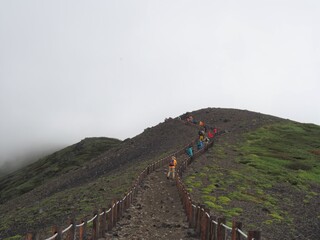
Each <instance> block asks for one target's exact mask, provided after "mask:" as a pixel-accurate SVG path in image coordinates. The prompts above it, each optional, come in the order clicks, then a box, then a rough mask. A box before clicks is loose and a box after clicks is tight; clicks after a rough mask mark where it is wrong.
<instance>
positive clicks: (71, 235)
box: [66, 218, 76, 240]
mask: <svg viewBox="0 0 320 240" xmlns="http://www.w3.org/2000/svg"><path fill="white" fill-rule="evenodd" d="M69 224H72V227H71V228H70V229H69V231H68V233H67V237H66V240H74V239H75V237H76V224H75V219H74V218H72V219H70V221H69ZM69 226H70V225H69Z"/></svg>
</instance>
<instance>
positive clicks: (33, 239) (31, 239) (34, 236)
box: [25, 232, 39, 240]
mask: <svg viewBox="0 0 320 240" xmlns="http://www.w3.org/2000/svg"><path fill="white" fill-rule="evenodd" d="M38 239H39V234H38V233H35V232H33V233H27V234H26V237H25V240H38Z"/></svg>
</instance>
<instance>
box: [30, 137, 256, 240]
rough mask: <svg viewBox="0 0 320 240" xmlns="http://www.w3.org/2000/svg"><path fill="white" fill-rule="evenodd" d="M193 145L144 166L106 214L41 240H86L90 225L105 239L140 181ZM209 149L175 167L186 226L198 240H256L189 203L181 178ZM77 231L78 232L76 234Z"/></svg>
mask: <svg viewBox="0 0 320 240" xmlns="http://www.w3.org/2000/svg"><path fill="white" fill-rule="evenodd" d="M195 143H196V140H194V141H192V142H191V143H189V144H188V145H186V146H184V147H183V148H182V149H180V150H178V151H177V152H175V153H172V154H170V155H169V156H167V157H164V158H162V159H160V160H158V161H155V162H154V163H152V164H150V165H148V166H147V167H146V168H145V169H144V170H143V171H142V172H141V173H140V175H139V176H138V177H137V178H136V180H135V181H134V183H133V185H132V187H131V188H130V190H129V191H128V192H127V193H126V194H125V195H124V197H123V198H122V199H120V200H113V201H112V202H111V204H110V208H109V209H108V210H105V209H103V211H102V212H101V213H99V212H98V211H97V210H96V211H95V213H94V216H93V217H92V218H91V219H90V220H88V221H87V220H86V219H82V221H81V223H80V224H74V220H73V222H72V223H71V224H70V225H69V226H68V227H67V228H66V229H64V230H63V231H61V230H60V228H59V227H54V228H53V232H52V234H53V235H52V236H51V237H49V238H46V239H45V240H53V239H54V240H62V239H66V240H71V239H75V238H76V239H79V240H84V239H87V235H88V234H89V233H88V232H87V228H88V229H89V226H88V224H89V223H92V226H90V228H91V239H92V240H97V239H99V238H105V237H106V232H107V231H110V230H112V228H113V227H115V226H116V224H117V222H118V221H119V220H120V219H121V217H122V216H123V213H124V211H126V210H127V209H128V208H129V207H130V206H131V204H132V203H133V199H134V198H135V197H136V195H137V192H138V188H137V187H138V186H139V185H140V184H141V183H142V181H143V180H144V178H145V177H146V176H147V175H149V174H150V173H152V172H154V171H155V170H156V169H158V168H160V167H163V166H167V165H168V162H169V160H170V158H171V156H172V155H174V156H178V155H181V154H184V153H185V149H186V148H187V147H188V146H190V145H194V144H195ZM212 146H213V141H211V142H210V143H209V144H207V145H206V146H205V147H204V148H202V149H200V150H198V151H196V152H195V153H194V155H193V157H188V158H186V159H185V161H183V162H181V163H179V168H178V171H177V177H176V186H177V188H178V192H179V194H180V198H181V201H182V205H183V207H184V209H185V212H186V215H187V219H188V222H189V226H190V227H192V228H194V229H195V231H196V233H197V234H199V235H200V237H201V239H214V240H225V235H226V234H225V231H223V229H225V230H229V231H230V229H231V234H232V238H231V239H232V240H239V239H240V235H241V236H243V237H245V238H246V239H248V240H254V239H255V240H260V232H259V231H249V232H248V235H246V234H244V233H243V232H242V230H241V227H242V224H241V223H239V222H235V221H233V223H232V228H231V227H229V226H227V225H226V219H225V218H217V217H215V216H212V215H211V214H210V212H209V210H207V209H206V208H205V206H204V205H200V204H196V203H195V202H194V201H192V199H191V197H190V194H189V192H188V191H187V190H186V187H185V186H184V184H183V183H182V180H181V177H182V174H183V172H184V170H186V168H187V166H188V165H189V164H191V163H192V161H193V160H194V159H195V158H197V157H198V156H200V155H202V154H203V153H205V152H206V151H207V150H208V148H209V147H212ZM77 229H78V231H77V233H76V230H77ZM76 234H77V235H76ZM75 236H77V237H75ZM25 239H27V240H35V239H39V234H37V233H36V234H33V233H28V234H27V235H26V238H25Z"/></svg>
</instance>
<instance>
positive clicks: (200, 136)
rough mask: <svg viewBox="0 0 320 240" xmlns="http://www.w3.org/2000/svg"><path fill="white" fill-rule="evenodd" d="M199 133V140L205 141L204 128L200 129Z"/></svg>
mask: <svg viewBox="0 0 320 240" xmlns="http://www.w3.org/2000/svg"><path fill="white" fill-rule="evenodd" d="M198 134H199V140H200V141H203V139H204V131H203V130H200V131H199V132H198Z"/></svg>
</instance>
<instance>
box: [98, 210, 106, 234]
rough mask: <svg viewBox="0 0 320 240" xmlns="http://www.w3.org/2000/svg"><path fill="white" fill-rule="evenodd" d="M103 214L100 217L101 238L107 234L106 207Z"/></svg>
mask: <svg viewBox="0 0 320 240" xmlns="http://www.w3.org/2000/svg"><path fill="white" fill-rule="evenodd" d="M102 213H103V214H102V215H101V216H100V219H99V238H100V237H103V238H105V236H106V225H107V218H106V209H105V208H102Z"/></svg>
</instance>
